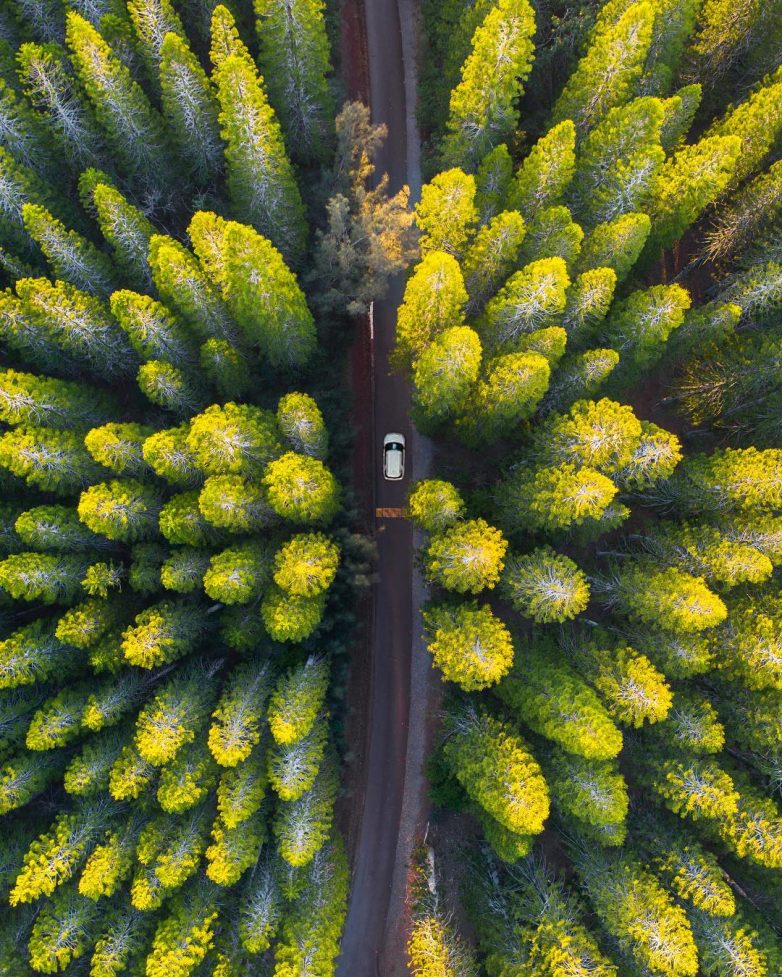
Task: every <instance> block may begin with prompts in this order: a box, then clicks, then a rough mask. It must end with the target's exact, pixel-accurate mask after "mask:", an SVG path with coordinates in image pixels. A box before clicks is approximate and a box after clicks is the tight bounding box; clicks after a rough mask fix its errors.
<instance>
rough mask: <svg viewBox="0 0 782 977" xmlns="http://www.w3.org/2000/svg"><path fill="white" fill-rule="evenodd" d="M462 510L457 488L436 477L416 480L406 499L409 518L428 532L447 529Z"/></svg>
mask: <svg viewBox="0 0 782 977" xmlns="http://www.w3.org/2000/svg"><path fill="white" fill-rule="evenodd" d="M464 510H465V505H464V500H463V499H462V497H461V495H460V494H459V491H458V489H457V488H456V487H455V486H454V485H451V483H450V482H444V481H442V480H440V479H436V478H429V479H427V480H426V481H423V482H416V483H415V484H414V486H413V488H412V489H411V491H410V495H409V496H408V499H407V512H408V516H409V518H410V519H412V520H413V522H414V523H416V524H417V525H419V526H420V527H421V528H422V529H424V530H426V532H429V533H438V532H442V531H443V530H444V529H447V528H448V527H449V526H451V525H453V523H455V522H456V520H457V519H459V518H460V517H461V516H463V515H464Z"/></svg>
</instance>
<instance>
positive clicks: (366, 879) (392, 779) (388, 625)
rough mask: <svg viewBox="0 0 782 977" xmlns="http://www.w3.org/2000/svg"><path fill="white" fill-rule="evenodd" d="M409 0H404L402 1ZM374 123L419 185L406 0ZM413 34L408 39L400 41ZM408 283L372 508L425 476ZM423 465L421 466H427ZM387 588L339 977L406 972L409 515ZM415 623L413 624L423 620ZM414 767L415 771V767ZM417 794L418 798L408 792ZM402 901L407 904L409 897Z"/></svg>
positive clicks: (401, 179) (385, 573)
mask: <svg viewBox="0 0 782 977" xmlns="http://www.w3.org/2000/svg"><path fill="white" fill-rule="evenodd" d="M402 2H404V0H399V3H402ZM364 9H365V22H366V42H367V51H368V61H369V76H370V78H369V80H370V92H371V108H372V118H373V121H375V122H385V124H386V125H387V126H388V139H387V140H386V143H385V145H384V147H383V149H382V151H381V153H380V155H379V158H378V160H377V172H378V173H379V174H380V173H383V172H387V173H388V174H389V178H390V190H391V192H392V193H393V192H395V191H396V190H397V189H399V188H400V187H401V186H402V185H404V184H408V185H409V186H411V189H412V192H413V194H414V195H417V193H418V189H419V186H420V175H419V151H418V143H417V134H416V127H415V116H414V111H413V106H411V105H410V100H408V98H407V95H406V82H407V87H408V89H410V90H411V91H414V90H415V89H414V85H415V73H414V65H413V63H412V37H411V35H412V20H411V18H410V16H409V14H410V11H409V10H408V9H407V8H405V7H404V6H403V7H402V8H401V16H400V6H399V5H398V0H365V7H364ZM403 27H404V36H403ZM403 290H404V280H403V278H402V277H401V276H400V278H399V279H398V280H396V281H395V282H393V283H392V286H391V288H390V290H389V294H388V295H387V297H386V298H385V299H384V300H383V301H380V302H376V303H375V306H374V313H373V332H374V362H375V374H374V451H375V464H376V469H375V471H376V476H375V478H376V483H375V504H376V506H377V507H378V509H399V508H401V507H402V506H403V505H404V501H405V497H406V495H407V490H408V487H409V484H410V480H411V477H418V478H420V477H424V476H425V474H426V473H427V469H428V462H427V453H426V451H425V450H424V451H423V453H422V450H421V449H422V444H421V442H420V439H418V438H415V436H414V434H413V432H412V431H411V427H410V422H409V409H410V385H409V383H408V381H407V379H406V378H404V377H402V376H400V375H399V374H392V373H391V372H390V368H389V363H388V358H389V354H390V351H391V349H392V347H393V341H394V330H395V325H396V310H397V307H398V305H399V303H400V302H401V300H402V294H403ZM389 432H399V433H402V434H403V435H404V436H405V438H406V440H407V444H408V452H407V465H406V469H407V470H406V475H405V479H404V481H403V482H401V483H398V482H397V483H395V482H388V481H386V480H385V479H384V478H383V475H382V439H383V435H384V434H386V433H389ZM419 458H420V459H421V461H420V463H419ZM376 535H377V542H378V550H379V552H378V567H377V571H378V584H377V585H376V587H375V591H374V633H373V641H372V668H371V682H370V691H369V698H370V701H369V704H368V711H367V715H368V725H367V730H366V746H365V749H364V764H363V772H364V791H363V794H364V809H363V813H362V818H361V827H360V829H359V834H358V842H357V846H356V852H355V859H354V866H353V881H352V888H351V897H350V908H349V911H348V918H347V922H346V926H345V932H344V936H343V941H342V953H341V956H340V962H339V969H338V975H339V977H378V975H382V977H389V975H391V974H393V973H399V972H400V969H403V967H404V962H403V952H402V945H401V941H400V940H399V938H398V925H397V924H398V922H399V918H400V916H401V900H402V898H403V894H404V877H405V875H406V869H407V859H408V857H409V852H408V851H407V848H408V847H409V844H410V843H411V842H408V841H407V839H408V838H409V837H410V836H411V834H412V830H411V825H412V824H414V823H415V822H416V820H417V813H416V812H417V811H418V810H419V809H420V794H421V783H420V776H421V768H422V758H423V752H424V746H423V742H422V735H423V734H422V732H421V730H420V729H419V728H418V723H416V724H415V729H414V730H413V737H412V739H413V742H409V741H408V732H409V729H410V716H411V679H412V680H413V682H415V680H416V676H417V675H420V671H421V669H420V664H419V666H418V668H416V662H415V657H414V649H415V648H416V647H418V645H419V644H420V642H419V641H417V640H416V639H417V638H418V631H419V630H420V628H419V625H418V615H419V604H420V594H421V588H420V582H416V581H415V579H414V574H413V534H412V530H411V527H410V524H409V523H408V522H406V521H405V520H404V519H401V518H394V517H388V516H381V517H378V519H377V534H376ZM414 622H415V624H414ZM411 759H412V761H413V768H412V770H410V769H409V766H410V761H411ZM411 791H412V792H413V795H412V796H411ZM400 894H401V898H400Z"/></svg>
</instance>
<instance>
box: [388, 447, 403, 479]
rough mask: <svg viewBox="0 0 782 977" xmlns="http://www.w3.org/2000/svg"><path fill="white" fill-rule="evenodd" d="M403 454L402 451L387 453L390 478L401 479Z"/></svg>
mask: <svg viewBox="0 0 782 977" xmlns="http://www.w3.org/2000/svg"><path fill="white" fill-rule="evenodd" d="M402 457H403V456H402V452H401V451H387V452H386V460H385V464H386V474H387V475H388V477H389V478H399V477H400V476H401V474H402Z"/></svg>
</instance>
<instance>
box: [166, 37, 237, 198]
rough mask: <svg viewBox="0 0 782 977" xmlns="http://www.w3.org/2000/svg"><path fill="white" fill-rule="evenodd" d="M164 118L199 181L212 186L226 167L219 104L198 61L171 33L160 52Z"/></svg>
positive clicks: (180, 40)
mask: <svg viewBox="0 0 782 977" xmlns="http://www.w3.org/2000/svg"><path fill="white" fill-rule="evenodd" d="M159 56H160V88H161V92H162V103H163V114H164V116H165V118H166V121H167V122H168V124H169V125H170V126H171V129H172V137H173V139H174V141H175V142H176V147H177V150H178V152H179V153H180V154H181V156H183V157H184V158H185V159H186V160H187V161H188V163H189V164H190V168H191V171H192V173H193V175H194V176H195V178H196V180H197V181H198V182H199V183H202V184H207V185H208V184H209V183H211V182H212V181H213V180H214V179H215V177H216V176H217V175H218V173H219V172H220V168H221V166H222V146H221V143H220V130H219V128H218V124H217V103H216V102H215V99H214V95H213V94H212V92H211V90H210V88H209V81H208V79H207V77H206V73H205V72H204V70H203V68H202V67H201V65H200V64H199V63H198V59H197V58H196V57H195V55H194V54H193V52H192V51H191V50H190V48H189V46H188V44H187V41H186V40H185V39H184V38H183V37H181V36H180V35H179V34H178V33H168V34H166V35H165V37H164V38H163V42H162V44H161V45H160V48H159Z"/></svg>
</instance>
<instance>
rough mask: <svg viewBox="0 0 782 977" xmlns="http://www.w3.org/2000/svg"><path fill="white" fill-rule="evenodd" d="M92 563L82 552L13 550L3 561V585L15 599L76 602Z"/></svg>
mask: <svg viewBox="0 0 782 977" xmlns="http://www.w3.org/2000/svg"><path fill="white" fill-rule="evenodd" d="M90 562H91V561H90V559H89V557H87V556H85V555H81V554H74V555H70V554H66V553H58V554H54V553H13V554H12V555H11V556H7V557H6V558H5V559H4V560H3V561H2V562H0V587H2V589H3V590H5V591H6V592H7V593H8V594H10V595H11V596H12V597H13V598H14V599H15V600H24V601H29V602H38V601H40V602H41V603H42V604H65V605H68V604H72V603H73V602H74V601H76V600H78V599H79V597H81V596H82V587H81V580H82V578H83V576H84V574H85V573H86V571H87V567H88V566H89V565H90Z"/></svg>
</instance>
